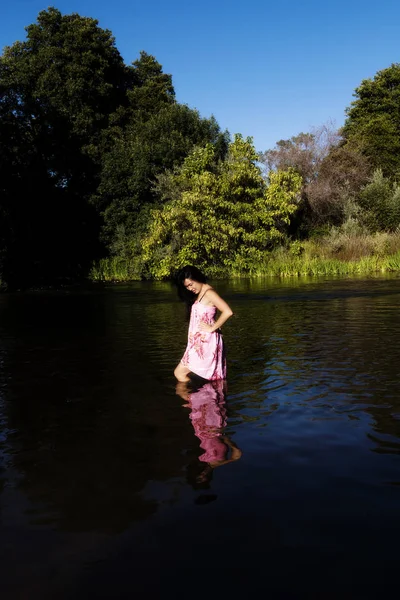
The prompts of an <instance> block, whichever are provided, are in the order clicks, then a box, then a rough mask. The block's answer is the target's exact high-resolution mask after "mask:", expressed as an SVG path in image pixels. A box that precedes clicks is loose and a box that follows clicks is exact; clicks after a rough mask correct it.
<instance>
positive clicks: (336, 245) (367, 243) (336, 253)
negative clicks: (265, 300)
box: [90, 231, 400, 282]
mask: <svg viewBox="0 0 400 600" xmlns="http://www.w3.org/2000/svg"><path fill="white" fill-rule="evenodd" d="M393 271H400V232H397V233H376V234H361V233H359V234H354V233H352V234H346V233H345V232H343V231H340V232H335V231H333V232H331V233H330V234H329V235H328V236H325V237H323V238H319V239H315V240H307V241H304V242H298V241H296V242H293V243H291V244H287V245H286V246H282V247H279V248H277V249H275V250H274V251H273V252H268V253H267V252H266V253H265V255H264V256H263V258H262V260H261V261H259V263H258V264H253V265H251V266H250V267H248V266H244V265H242V264H240V263H239V261H238V262H237V264H235V263H233V264H232V266H231V267H230V268H229V269H227V268H223V269H218V268H217V269H215V268H214V269H210V270H208V273H209V275H210V277H213V278H218V277H248V276H271V277H276V276H279V277H285V276H288V277H289V276H300V275H324V276H326V275H353V274H354V275H355V274H357V275H362V274H365V275H368V274H369V273H377V272H381V273H385V272H393ZM90 278H91V279H92V280H93V281H110V282H111V281H134V280H140V279H141V278H142V277H141V273H140V268H139V264H138V261H137V259H136V260H128V259H125V258H121V257H118V256H114V257H111V258H106V259H103V260H101V261H100V262H99V263H97V264H96V265H94V266H93V268H92V270H91V273H90Z"/></svg>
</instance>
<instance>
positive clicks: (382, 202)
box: [358, 169, 400, 231]
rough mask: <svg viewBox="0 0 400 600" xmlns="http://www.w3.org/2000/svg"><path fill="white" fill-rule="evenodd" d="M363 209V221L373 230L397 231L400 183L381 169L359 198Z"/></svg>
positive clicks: (399, 219) (399, 212)
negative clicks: (391, 179)
mask: <svg viewBox="0 0 400 600" xmlns="http://www.w3.org/2000/svg"><path fill="white" fill-rule="evenodd" d="M358 201H359V204H360V206H361V207H362V209H363V214H362V222H363V223H364V224H365V225H366V226H367V227H368V228H369V229H370V230H371V231H395V230H396V229H397V228H398V227H400V185H398V184H397V183H392V182H391V181H390V179H389V178H387V177H385V176H384V175H383V173H382V170H381V169H377V170H376V171H375V172H374V175H373V178H372V181H371V182H370V183H369V184H368V185H366V186H365V187H364V189H363V190H362V191H361V192H360V194H359V198H358Z"/></svg>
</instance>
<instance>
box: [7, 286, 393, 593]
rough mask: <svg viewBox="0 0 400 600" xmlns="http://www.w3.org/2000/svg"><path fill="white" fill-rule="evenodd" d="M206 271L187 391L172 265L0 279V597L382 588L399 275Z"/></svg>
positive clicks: (389, 546)
mask: <svg viewBox="0 0 400 600" xmlns="http://www.w3.org/2000/svg"><path fill="white" fill-rule="evenodd" d="M216 288H217V290H218V291H219V292H220V293H221V295H222V296H223V297H224V298H225V299H226V300H227V301H228V302H229V303H230V304H231V306H232V308H233V310H234V312H235V316H234V317H233V318H232V319H231V320H230V321H229V322H228V323H227V324H226V325H225V327H224V335H225V341H226V344H227V348H228V382H227V390H224V389H222V387H219V388H218V387H216V386H214V387H213V386H208V387H207V386H206V387H205V388H201V386H200V385H199V384H197V386H194V387H193V388H192V389H191V390H179V389H178V391H180V392H181V396H179V395H177V390H176V386H175V381H174V379H173V376H172V372H173V369H174V367H175V365H176V363H177V362H178V360H179V359H180V357H181V355H182V353H183V350H184V348H185V343H186V327H187V325H186V323H185V322H184V320H183V318H184V313H183V307H182V306H181V305H180V304H179V303H178V302H177V301H176V299H175V295H174V290H173V289H172V288H171V287H170V285H169V284H166V283H156V284H147V283H137V284H134V285H131V286H115V287H113V286H109V287H104V288H101V287H96V288H94V289H91V290H83V291H82V290H81V291H73V292H49V293H29V294H21V295H3V296H1V297H0V544H1V546H0V550H1V560H0V597H1V598H2V599H8V598H18V599H25V598H27V599H29V600H36V599H43V598H75V599H81V598H117V597H118V598H119V597H124V598H125V597H126V598H132V597H136V596H137V597H141V596H142V595H144V594H145V595H146V596H150V597H159V596H161V594H162V595H165V594H168V596H171V597H183V596H187V595H190V597H193V596H194V597H200V596H201V597H204V596H211V597H215V596H216V595H225V596H228V597H242V596H243V595H247V594H250V593H253V592H254V591H256V592H257V593H262V594H263V596H264V595H265V596H269V597H282V598H286V597H288V598H289V597H290V598H291V597H293V598H298V597H306V598H314V597H315V598H324V599H325V598H356V597H357V598H358V597H362V598H365V597H375V596H376V595H379V597H384V598H386V597H392V592H390V593H389V590H391V589H393V588H390V587H389V586H390V585H392V583H393V580H394V579H395V577H396V573H397V570H398V560H399V558H400V551H399V548H400V518H399V514H400V456H399V454H400V398H399V370H400V369H399V367H400V317H399V301H400V278H398V277H376V278H370V279H337V280H322V279H313V280H303V281H297V280H285V281H272V280H270V279H267V280H265V281H260V280H256V281H238V282H235V281H234V282H218V283H217V284H216ZM187 393H191V397H190V398H189V402H188V400H185V399H184V398H185V397H187ZM185 405H186V406H185ZM213 453H214V454H213ZM212 456H214V461H212V460H210V457H212ZM209 462H211V466H210V465H209V464H208V463H209Z"/></svg>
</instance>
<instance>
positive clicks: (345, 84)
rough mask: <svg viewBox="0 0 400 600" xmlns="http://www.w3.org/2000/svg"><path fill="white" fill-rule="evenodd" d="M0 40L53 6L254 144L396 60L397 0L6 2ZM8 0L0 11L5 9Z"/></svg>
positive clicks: (339, 106)
mask: <svg viewBox="0 0 400 600" xmlns="http://www.w3.org/2000/svg"><path fill="white" fill-rule="evenodd" d="M2 4H3V6H2V8H1V10H0V17H1V18H0V45H1V48H4V46H5V45H10V44H12V43H13V42H14V41H16V40H23V39H24V38H25V30H24V27H25V26H26V25H29V24H30V23H33V22H34V21H35V20H36V17H37V15H38V13H39V11H40V10H43V9H46V8H47V7H48V6H50V5H52V6H55V7H56V8H58V9H59V10H60V11H61V12H62V13H64V14H68V13H71V12H78V13H79V14H81V15H83V16H88V17H93V18H96V19H98V21H99V25H100V26H101V27H103V28H105V29H110V30H111V31H112V33H113V35H114V37H115V39H116V45H117V48H118V49H119V51H120V52H121V54H122V56H123V58H124V60H125V62H126V63H131V62H132V61H134V60H136V58H138V55H139V52H140V50H145V51H146V52H148V53H149V54H153V55H154V56H155V57H156V58H157V60H158V61H159V62H160V63H161V64H162V65H163V68H164V71H165V72H167V73H171V74H172V76H173V83H174V86H175V90H176V94H177V99H178V101H179V102H183V103H185V104H188V105H189V106H191V107H193V108H197V109H198V110H199V111H200V113H201V115H202V116H205V117H207V116H210V115H211V114H214V116H215V117H216V119H217V120H218V122H219V124H220V126H221V127H222V129H225V128H227V129H229V131H230V132H231V133H232V134H233V133H236V132H239V133H242V134H243V135H245V136H247V135H250V136H252V137H253V138H254V142H255V145H256V148H257V150H265V149H268V148H271V147H273V146H274V145H275V143H276V142H277V141H278V140H280V139H287V138H290V137H291V136H292V135H296V134H297V133H299V132H300V131H309V130H310V128H312V127H313V126H318V125H321V124H323V123H325V122H327V121H328V120H333V121H334V122H335V123H336V125H337V126H338V127H339V126H341V125H342V124H343V122H344V118H345V114H344V111H345V108H346V107H347V106H348V105H349V104H350V102H351V101H352V94H353V91H354V88H355V87H357V86H358V85H359V84H360V82H361V81H362V80H363V79H365V78H368V77H373V76H374V75H375V73H376V72H377V71H378V70H380V69H384V68H386V67H388V66H390V65H391V64H392V63H394V62H400V0H327V1H326V2H323V1H322V0H303V1H302V2H300V1H296V2H295V1H294V0H286V1H282V2H279V1H278V0H274V1H273V2H271V1H270V0H252V1H249V2H243V1H241V2H237V1H235V0H229V1H228V0H213V1H211V0H200V1H197V2H193V1H191V0H142V1H138V0H109V1H107V2H106V1H105V0H55V1H54V2H53V3H52V2H46V0H12V1H11V2H7V3H5V1H4V2H3V3H2ZM5 4H7V7H5Z"/></svg>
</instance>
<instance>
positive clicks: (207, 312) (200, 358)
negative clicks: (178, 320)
mask: <svg viewBox="0 0 400 600" xmlns="http://www.w3.org/2000/svg"><path fill="white" fill-rule="evenodd" d="M216 312H217V309H216V307H215V306H207V305H205V304H201V303H200V302H197V301H196V302H195V303H194V304H193V306H192V311H191V314H190V323H189V333H188V344H187V347H186V351H185V354H184V355H183V358H182V360H181V364H182V365H183V366H184V367H188V368H189V369H190V370H191V372H192V373H194V374H195V375H199V376H200V377H203V378H204V379H208V380H209V381H214V380H216V379H225V378H226V360H225V349H224V340H223V338H222V333H221V332H220V331H219V330H217V331H213V332H212V333H209V332H208V331H200V329H199V325H200V323H202V322H203V323H208V324H209V325H213V324H214V322H215V313H216Z"/></svg>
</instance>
